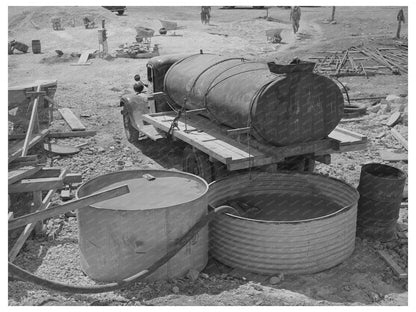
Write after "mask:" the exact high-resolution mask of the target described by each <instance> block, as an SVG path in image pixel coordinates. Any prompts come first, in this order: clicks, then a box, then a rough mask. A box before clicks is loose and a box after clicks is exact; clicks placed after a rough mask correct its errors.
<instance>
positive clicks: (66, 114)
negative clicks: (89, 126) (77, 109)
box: [58, 107, 85, 131]
mask: <svg viewBox="0 0 416 312" xmlns="http://www.w3.org/2000/svg"><path fill="white" fill-rule="evenodd" d="M58 111H59V113H61V115H62V117H63V118H64V119H65V121H66V123H67V124H68V126H69V127H70V128H71V130H73V131H84V130H85V126H84V125H83V124H82V122H81V121H80V120H79V119H78V118H77V117H76V116H75V115H74V113H73V112H72V111H71V110H70V109H69V108H67V107H64V108H59V109H58Z"/></svg>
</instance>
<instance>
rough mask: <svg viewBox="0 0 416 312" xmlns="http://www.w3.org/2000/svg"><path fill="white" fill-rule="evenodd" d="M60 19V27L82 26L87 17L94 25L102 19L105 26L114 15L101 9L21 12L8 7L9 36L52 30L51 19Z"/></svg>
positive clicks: (85, 7)
mask: <svg viewBox="0 0 416 312" xmlns="http://www.w3.org/2000/svg"><path fill="white" fill-rule="evenodd" d="M54 17H58V18H60V19H61V25H62V27H64V28H65V27H75V26H81V25H84V22H83V18H84V17H88V18H89V19H90V20H91V21H95V23H96V25H97V24H99V23H100V21H101V20H102V19H104V20H105V21H106V24H109V23H111V21H112V19H113V18H114V17H115V15H114V14H113V13H112V12H110V11H108V10H106V9H104V8H102V7H98V6H96V7H87V6H82V7H64V6H57V7H28V8H27V10H23V11H22V10H21V9H20V8H18V7H9V35H13V34H16V33H19V32H23V31H27V30H33V29H42V28H52V24H51V19H52V18H54Z"/></svg>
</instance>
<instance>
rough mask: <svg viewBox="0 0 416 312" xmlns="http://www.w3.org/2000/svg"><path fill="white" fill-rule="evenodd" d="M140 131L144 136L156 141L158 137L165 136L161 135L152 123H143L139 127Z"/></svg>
mask: <svg viewBox="0 0 416 312" xmlns="http://www.w3.org/2000/svg"><path fill="white" fill-rule="evenodd" d="M140 132H142V133H143V134H144V135H145V136H147V137H148V138H149V139H151V140H153V141H157V140H160V139H163V138H165V136H163V135H161V134H160V133H159V132H158V131H157V130H156V128H155V127H154V126H152V125H144V126H141V127H140Z"/></svg>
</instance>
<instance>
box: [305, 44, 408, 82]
mask: <svg viewBox="0 0 416 312" xmlns="http://www.w3.org/2000/svg"><path fill="white" fill-rule="evenodd" d="M320 53H325V55H324V56H318V57H310V59H313V60H314V61H316V62H317V64H316V67H315V72H317V73H321V74H328V75H330V76H336V77H342V76H372V75H376V74H377V75H383V74H384V75H385V74H401V73H407V72H408V48H407V45H395V46H388V47H375V46H353V47H350V48H349V49H347V50H344V51H320Z"/></svg>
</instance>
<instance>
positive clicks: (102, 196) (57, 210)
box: [9, 185, 130, 231]
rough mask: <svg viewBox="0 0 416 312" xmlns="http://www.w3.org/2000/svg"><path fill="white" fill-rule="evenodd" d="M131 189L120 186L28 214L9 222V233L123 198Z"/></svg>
mask: <svg viewBox="0 0 416 312" xmlns="http://www.w3.org/2000/svg"><path fill="white" fill-rule="evenodd" d="M129 192H130V190H129V187H128V186H127V185H122V186H118V187H116V188H113V189H110V190H106V191H102V192H98V193H95V194H92V195H89V196H85V197H83V198H80V199H76V200H72V201H70V202H67V203H65V204H63V205H59V206H56V207H53V208H49V209H48V210H42V211H39V212H35V213H31V214H27V215H25V216H22V217H19V218H15V219H12V220H10V221H9V231H10V230H13V229H17V228H19V227H21V226H23V225H26V224H29V223H33V222H37V221H41V220H45V219H47V218H51V217H54V216H56V215H60V214H64V213H65V212H69V211H71V210H77V209H80V208H83V207H86V206H89V205H92V204H95V203H97V202H102V201H105V200H108V199H111V198H114V197H117V196H121V195H124V194H127V193H129Z"/></svg>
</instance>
